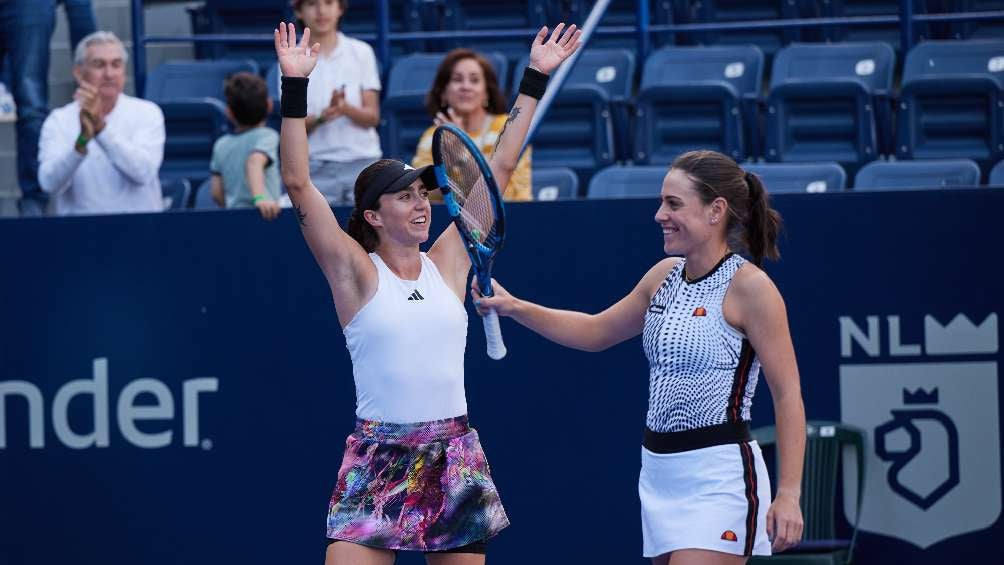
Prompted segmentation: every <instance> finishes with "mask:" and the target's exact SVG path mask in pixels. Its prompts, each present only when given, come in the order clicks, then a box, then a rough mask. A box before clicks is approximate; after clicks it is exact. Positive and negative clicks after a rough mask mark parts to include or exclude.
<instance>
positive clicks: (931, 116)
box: [896, 40, 1004, 171]
mask: <svg viewBox="0 0 1004 565" xmlns="http://www.w3.org/2000/svg"><path fill="white" fill-rule="evenodd" d="M1002 106H1004V40H996V41H993V40H973V41H928V42H925V43H921V44H919V45H917V46H916V47H914V48H913V49H911V50H910V52H909V53H908V54H907V56H906V64H905V65H904V67H903V84H902V88H901V91H900V107H899V115H898V117H899V120H898V132H897V133H898V135H897V147H896V155H897V156H898V157H899V158H901V159H950V158H955V157H965V158H970V159H974V160H975V161H976V162H977V163H979V164H980V167H981V168H982V169H983V170H984V171H987V170H989V168H990V166H992V165H993V164H994V163H996V162H997V161H999V160H1000V159H1001V158H1004V107H1002Z"/></svg>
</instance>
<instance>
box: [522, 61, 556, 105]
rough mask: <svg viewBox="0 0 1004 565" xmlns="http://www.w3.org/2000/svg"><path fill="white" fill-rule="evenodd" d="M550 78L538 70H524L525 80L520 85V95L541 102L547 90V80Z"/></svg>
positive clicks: (528, 68)
mask: <svg viewBox="0 0 1004 565" xmlns="http://www.w3.org/2000/svg"><path fill="white" fill-rule="evenodd" d="M548 78H550V77H548V76H547V75H545V74H544V73H542V72H540V71H538V70H537V69H531V68H530V67H527V68H526V69H524V70H523V80H522V81H521V82H520V83H519V93H520V94H526V95H527V96H530V97H532V98H536V99H537V100H540V99H541V98H542V97H543V96H544V90H546V89H547V79H548Z"/></svg>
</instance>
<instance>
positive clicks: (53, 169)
mask: <svg viewBox="0 0 1004 565" xmlns="http://www.w3.org/2000/svg"><path fill="white" fill-rule="evenodd" d="M126 61H127V54H126V50H125V47H124V46H123V45H122V42H121V41H120V40H119V38H118V37H116V36H115V34H113V33H110V32H104V31H98V32H95V33H92V34H91V35H88V36H87V37H85V38H84V39H83V40H81V41H80V43H79V44H78V45H77V49H76V52H75V54H74V65H73V76H74V78H76V80H77V84H78V85H79V87H78V88H77V91H76V92H75V93H74V95H73V98H74V101H73V102H71V103H69V104H67V105H66V106H63V107H62V108H59V109H57V110H54V111H53V112H52V113H51V114H49V117H48V118H47V119H46V120H45V123H44V124H43V125H42V134H41V137H40V139H39V150H38V161H39V171H38V178H39V184H41V186H42V190H44V191H45V192H47V193H49V194H50V195H51V204H50V206H51V212H52V213H53V214H55V215H68V214H106V213H116V212H159V211H161V210H163V207H164V206H163V200H162V197H161V192H160V180H159V179H158V178H157V172H158V170H159V169H160V164H161V161H163V159H164V115H163V113H162V112H161V111H160V108H159V107H158V106H157V105H156V104H153V103H152V102H147V101H146V100H141V99H139V98H133V97H132V96H128V95H126V94H124V93H123V92H122V90H123V88H124V87H125V74H126Z"/></svg>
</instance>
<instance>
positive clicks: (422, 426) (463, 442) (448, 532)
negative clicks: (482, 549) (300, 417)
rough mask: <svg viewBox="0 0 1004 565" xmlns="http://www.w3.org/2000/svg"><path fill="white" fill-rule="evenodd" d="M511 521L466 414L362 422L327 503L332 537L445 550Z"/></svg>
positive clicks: (348, 444) (373, 544)
mask: <svg viewBox="0 0 1004 565" xmlns="http://www.w3.org/2000/svg"><path fill="white" fill-rule="evenodd" d="M508 525H509V518H508V517H507V516H506V514H505V510H504V509H503V508H502V501H501V500H499V496H498V492H497V491H496V489H495V483H493V482H492V478H491V474H490V473H489V470H488V462H487V461H486V460H485V454H484V451H482V449H481V442H480V441H479V440H478V433H477V432H476V431H475V430H474V429H473V428H471V427H470V426H469V425H468V423H467V416H459V417H457V418H449V419H446V420H436V421H433V422H419V423H415V424H390V423H383V422H375V421H371V420H357V421H356V429H355V431H354V432H353V433H352V434H351V435H349V437H348V439H347V440H346V442H345V455H344V456H343V458H342V466H341V468H340V469H339V470H338V484H337V486H335V491H334V493H333V494H332V496H331V503H330V505H329V506H328V538H331V539H336V540H344V541H350V542H353V543H358V544H362V545H366V546H370V547H380V548H385V549H402V550H415V551H439V550H444V549H451V548H455V547H461V546H464V545H468V544H471V543H474V542H477V541H481V540H486V539H488V538H490V537H492V536H494V535H495V534H497V533H498V532H499V531H501V530H502V529H503V528H505V527H506V526H508Z"/></svg>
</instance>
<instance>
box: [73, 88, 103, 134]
mask: <svg viewBox="0 0 1004 565" xmlns="http://www.w3.org/2000/svg"><path fill="white" fill-rule="evenodd" d="M73 99H74V100H76V101H77V103H78V104H80V133H81V134H82V135H83V136H84V137H86V138H87V139H93V138H94V136H96V135H97V134H98V133H100V132H101V130H103V129H105V115H104V112H102V110H101V96H100V94H99V93H98V89H97V87H95V86H94V85H92V84H90V83H87V82H81V83H80V86H78V87H77V90H76V92H74V93H73Z"/></svg>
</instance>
